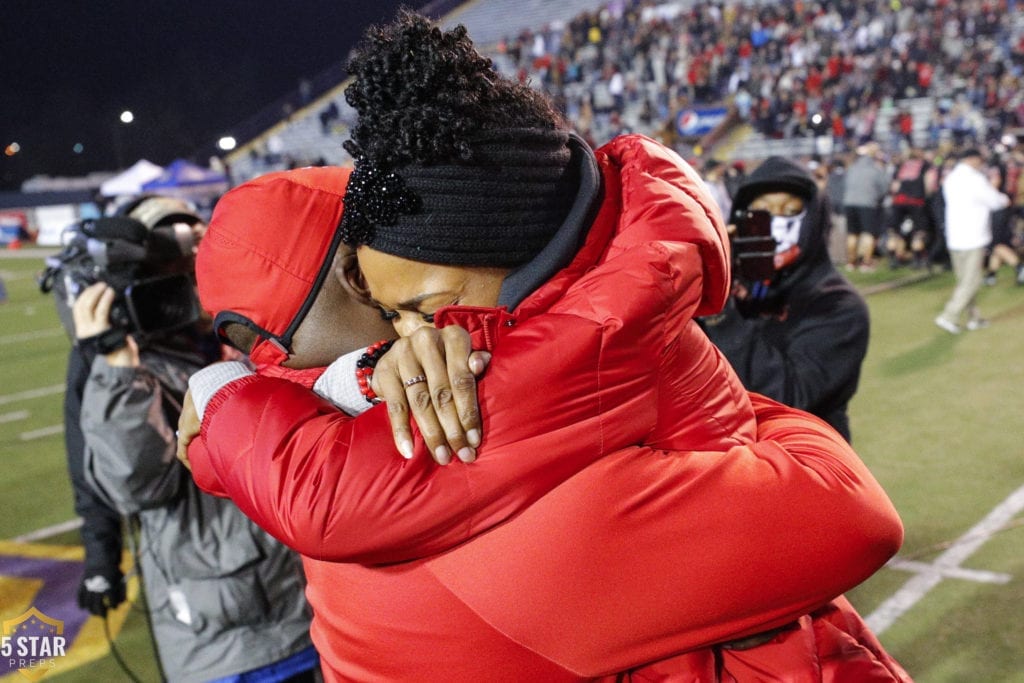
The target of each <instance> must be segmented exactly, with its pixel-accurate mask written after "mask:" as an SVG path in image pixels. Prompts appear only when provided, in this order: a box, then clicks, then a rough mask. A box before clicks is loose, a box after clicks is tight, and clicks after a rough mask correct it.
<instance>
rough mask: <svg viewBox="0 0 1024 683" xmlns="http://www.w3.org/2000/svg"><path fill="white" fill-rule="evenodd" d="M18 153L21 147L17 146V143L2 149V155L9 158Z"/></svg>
mask: <svg viewBox="0 0 1024 683" xmlns="http://www.w3.org/2000/svg"><path fill="white" fill-rule="evenodd" d="M20 151H21V145H19V144H18V143H17V142H12V143H11V144H9V145H7V147H5V148H4V154H5V155H7V156H9V157H13V156H14V155H15V154H17V153H18V152H20Z"/></svg>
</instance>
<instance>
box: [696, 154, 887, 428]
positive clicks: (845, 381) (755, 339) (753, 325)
mask: <svg viewBox="0 0 1024 683" xmlns="http://www.w3.org/2000/svg"><path fill="white" fill-rule="evenodd" d="M787 182H792V183H793V185H792V187H791V188H788V187H787ZM779 189H782V190H786V189H788V190H789V191H792V192H794V194H801V195H807V194H809V196H810V199H809V201H808V202H807V215H806V217H805V218H804V221H803V224H802V225H801V228H800V242H799V244H800V248H801V255H800V257H799V258H798V259H797V261H796V262H794V263H793V264H792V265H790V266H789V267H787V268H786V269H784V270H782V271H779V272H777V273H776V277H775V279H774V280H773V282H772V285H771V290H772V296H773V298H776V299H777V300H779V301H781V302H782V304H783V306H784V309H783V311H784V312H783V314H782V315H770V316H754V317H750V318H745V317H743V316H742V315H740V313H739V311H738V310H737V308H736V306H735V302H734V300H733V299H732V298H730V300H729V302H728V304H727V305H726V308H725V310H724V311H723V312H722V314H721V315H718V316H712V317H709V318H705V319H704V320H703V321H702V322H703V324H704V328H705V330H706V331H707V334H708V336H709V337H710V338H711V340H712V341H713V342H714V343H715V345H716V346H718V348H719V349H721V351H722V352H723V353H724V354H725V356H726V358H727V359H728V360H729V362H730V364H732V366H733V368H734V369H735V370H736V373H737V374H738V375H739V377H740V379H741V380H742V381H743V384H744V386H746V387H747V389H749V390H750V391H755V392H757V393H760V394H764V395H766V396H768V397H770V398H773V399H775V400H777V401H780V402H782V403H785V404H786V405H790V406H793V407H795V408H801V409H803V410H806V411H808V412H810V413H813V414H814V415H817V416H818V417H820V418H822V419H823V420H825V421H826V422H828V423H829V424H830V425H832V426H833V427H834V428H835V429H836V430H837V431H838V432H839V433H840V434H842V435H843V436H844V437H845V438H846V439H847V440H848V441H849V440H850V425H849V418H848V417H847V405H848V404H849V401H850V399H851V398H852V397H853V395H854V393H855V392H856V390H857V383H858V381H859V379H860V368H861V363H862V362H863V360H864V356H865V355H866V354H867V347H868V336H869V317H868V309H867V305H866V304H865V302H864V299H863V297H861V295H860V294H859V293H858V292H857V290H856V289H854V287H853V286H852V285H851V284H850V283H849V282H848V281H847V280H846V278H845V277H843V276H842V274H840V273H839V272H838V271H837V270H836V269H835V267H834V266H833V265H832V262H831V260H830V259H829V255H828V248H827V244H828V233H829V230H830V228H831V222H830V221H831V218H830V215H829V214H830V211H829V208H828V201H827V198H823V197H820V196H819V194H818V192H817V189H816V188H815V186H814V183H813V181H812V180H811V179H810V177H809V175H808V174H807V173H806V172H805V171H804V170H803V169H802V168H800V167H799V166H798V165H796V164H795V163H793V162H791V161H789V160H787V159H782V158H779V157H773V158H771V159H768V160H767V161H765V162H764V163H763V164H762V165H761V166H760V167H758V169H757V170H756V171H755V172H754V173H752V174H751V175H750V176H749V177H748V178H747V179H746V181H745V182H744V184H743V186H742V187H741V188H740V191H739V192H738V193H737V200H738V201H742V202H743V203H742V204H741V205H740V206H738V207H737V209H744V208H746V206H747V205H749V203H750V201H751V200H752V199H753V198H754V197H756V196H758V195H760V194H762V193H763V192H766V191H772V190H779ZM797 190H799V191H797Z"/></svg>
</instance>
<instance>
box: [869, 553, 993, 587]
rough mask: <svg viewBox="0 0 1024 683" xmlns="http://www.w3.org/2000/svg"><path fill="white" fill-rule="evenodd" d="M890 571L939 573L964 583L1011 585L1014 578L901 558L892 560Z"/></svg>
mask: <svg viewBox="0 0 1024 683" xmlns="http://www.w3.org/2000/svg"><path fill="white" fill-rule="evenodd" d="M885 566H886V567H888V568H889V569H899V570H901V571H905V572H911V573H912V574H926V573H928V572H938V573H939V574H941V575H942V577H943V578H946V579H963V580H964V581H974V582H975V583H1010V579H1012V578H1013V576H1011V575H1010V574H1002V573H1000V572H990V571H986V570H984V569H964V568H963V567H948V568H944V567H936V566H935V565H933V564H929V563H927V562H916V561H914V560H901V559H899V558H896V559H893V560H891V561H890V562H889V563H888V564H887V565H885Z"/></svg>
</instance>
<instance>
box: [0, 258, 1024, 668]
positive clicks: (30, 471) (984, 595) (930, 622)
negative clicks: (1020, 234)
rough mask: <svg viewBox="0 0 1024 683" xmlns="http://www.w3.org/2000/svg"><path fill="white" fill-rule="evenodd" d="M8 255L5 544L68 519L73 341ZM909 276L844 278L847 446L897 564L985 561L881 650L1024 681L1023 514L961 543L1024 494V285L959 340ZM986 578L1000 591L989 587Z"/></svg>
mask: <svg viewBox="0 0 1024 683" xmlns="http://www.w3.org/2000/svg"><path fill="white" fill-rule="evenodd" d="M14 255H15V254H13V253H9V254H2V253H0V275H2V277H3V279H4V280H5V282H6V284H7V290H8V298H9V300H8V302H7V303H5V304H2V305H0V369H2V370H0V444H2V452H0V462H2V463H3V479H2V480H0V481H2V483H0V487H2V500H3V506H2V509H3V514H2V515H0V539H12V538H15V537H17V536H19V535H22V534H26V533H29V532H32V531H34V530H37V529H40V528H43V527H47V526H50V525H54V524H58V523H60V522H64V521H67V520H69V519H71V518H72V517H73V516H74V515H73V510H72V503H71V491H70V487H69V485H68V481H67V475H66V472H65V466H64V453H63V439H62V435H61V432H60V424H61V400H62V393H61V391H62V387H63V377H64V366H65V356H66V353H67V349H68V341H67V339H66V338H65V336H64V334H63V332H62V331H61V329H60V325H59V323H58V322H57V317H56V314H55V312H54V309H53V306H52V303H51V300H50V299H49V298H48V297H47V296H44V295H42V294H40V293H39V291H38V289H37V287H36V285H35V281H34V274H35V273H36V272H37V271H38V270H39V269H40V268H41V265H42V261H41V257H40V256H39V255H38V253H36V254H23V256H28V257H29V258H13V256H14ZM907 274H908V273H907V272H899V273H891V272H888V271H885V270H881V271H879V272H877V273H874V274H870V275H862V274H859V273H858V274H854V275H853V276H852V278H851V279H853V280H854V281H855V283H856V284H857V285H858V286H859V287H861V288H862V289H864V291H866V292H870V294H869V296H868V303H869V305H870V308H871V316H872V334H871V346H870V349H869V353H868V359H867V362H866V363H865V366H864V372H863V376H862V380H861V386H860V390H859V391H858V394H857V396H856V398H855V399H854V401H853V403H852V406H851V420H852V427H853V439H854V446H855V448H856V450H857V451H858V453H860V455H861V456H862V457H863V458H864V460H865V461H866V462H867V463H868V465H869V466H870V467H871V468H872V470H873V471H874V473H875V475H876V476H877V477H878V479H879V480H880V481H881V482H882V484H883V485H884V486H885V487H886V489H887V490H888V492H889V494H890V496H891V497H892V499H893V501H894V502H895V504H896V507H897V509H898V510H899V511H900V514H901V515H902V517H903V521H904V524H905V526H906V541H905V543H904V547H903V550H902V552H901V554H900V557H901V558H905V559H907V560H914V561H917V562H920V563H924V564H923V565H921V567H924V568H927V567H928V566H930V564H931V563H932V562H933V561H934V560H935V559H936V558H939V557H940V556H941V555H942V554H943V553H944V552H947V551H949V552H954V551H956V550H958V549H962V548H963V547H964V545H965V544H966V543H970V542H971V541H974V542H975V543H974V545H976V546H977V547H976V548H974V549H973V552H972V553H968V556H965V557H962V558H960V559H961V560H962V561H960V563H959V565H958V566H959V567H960V568H961V569H962V570H967V571H961V572H960V574H959V575H958V576H944V577H943V578H942V580H940V581H937V582H936V584H935V585H934V587H931V589H930V590H928V591H918V593H919V595H916V600H914V601H912V602H911V604H909V605H908V606H907V607H906V609H905V611H903V612H902V614H900V615H899V616H898V617H897V618H896V619H895V621H894V622H893V623H892V624H891V626H889V627H888V628H886V629H884V630H882V632H881V634H880V638H881V640H882V642H883V643H884V644H885V646H886V647H887V648H888V649H889V651H890V652H892V654H893V655H895V656H896V658H897V659H899V660H900V662H901V663H902V664H903V665H904V666H905V667H906V668H907V670H908V671H909V672H910V674H911V675H912V676H913V677H914V679H915V680H916V681H918V682H919V683H945V682H953V681H971V682H981V683H1008V682H1020V683H1024V619H1022V615H1024V552H1022V549H1024V528H1022V527H1024V514H1022V513H1021V511H1020V510H1019V509H1013V510H1011V513H1010V514H1008V515H1007V516H1006V517H1007V518H1006V519H1004V520H1003V521H1002V522H1001V523H1000V524H999V525H998V526H996V527H994V528H990V529H988V530H987V531H986V533H984V534H982V535H977V534H976V535H974V536H973V537H969V538H963V537H964V535H965V534H966V533H967V532H968V531H969V530H971V529H972V527H974V526H975V525H976V524H978V523H979V522H981V521H982V520H983V519H984V518H985V517H986V516H987V515H989V513H990V512H991V511H992V510H993V509H995V508H997V506H999V505H1000V504H1001V503H1003V502H1004V501H1005V500H1006V499H1007V498H1008V496H1010V495H1011V494H1013V493H1014V492H1015V491H1017V490H1018V489H1021V487H1022V486H1024V444H1022V437H1024V410H1022V407H1024V404H1022V401H1021V399H1020V395H1019V393H1018V392H1020V391H1021V389H1022V388H1024V359H1022V355H1021V354H1022V352H1024V345H1022V341H1024V287H1015V286H1014V285H1012V284H1011V282H1010V280H1011V277H1010V274H1009V272H1008V271H1004V272H1003V273H1002V274H1001V276H1002V279H1001V281H1000V283H999V284H998V285H997V286H995V287H990V288H986V289H985V290H984V291H983V292H982V296H981V301H980V303H981V306H982V309H983V311H984V312H985V314H986V315H987V316H988V317H990V318H991V319H992V321H993V324H992V326H991V327H990V328H988V329H984V330H980V331H977V332H971V333H964V334H961V335H959V336H956V337H954V336H951V335H949V334H947V333H946V332H943V331H941V330H939V329H938V328H936V327H935V326H934V325H933V324H932V318H934V317H935V315H936V313H937V312H938V311H939V310H940V308H941V306H942V304H943V303H944V301H945V299H946V297H947V296H948V294H949V292H950V291H951V288H952V285H953V278H952V275H951V274H948V273H946V274H942V275H938V276H934V277H929V278H925V279H923V280H921V281H918V282H915V283H913V284H908V285H905V286H901V287H897V288H892V289H884V288H882V287H879V285H884V284H885V283H886V282H890V281H893V280H894V279H896V278H898V277H905V276H906V275H907ZM76 541H77V534H76V533H75V532H66V533H64V534H61V535H59V536H57V537H55V538H50V539H47V540H46V543H57V544H59V543H66V544H74V543H76ZM955 569H956V567H953V568H952V569H950V568H947V572H946V574H950V573H951V572H952V573H953V574H956V571H955ZM933 571H934V570H933ZM918 576H920V572H917V573H912V572H909V571H904V570H902V569H890V568H885V569H883V570H881V571H880V572H879V573H878V574H877V575H876V576H875V577H873V578H872V579H870V580H869V581H868V582H867V583H865V584H864V585H862V586H860V587H858V588H857V589H856V590H854V591H853V592H852V593H851V594H850V595H849V597H850V599H851V600H852V601H853V603H854V604H855V605H856V606H857V607H858V609H859V610H860V611H861V613H862V614H863V615H865V616H866V617H869V616H870V615H872V613H873V612H874V611H875V609H876V608H877V607H879V606H880V605H883V604H884V603H885V602H886V600H887V599H888V598H890V597H891V596H892V595H893V594H894V593H896V592H897V591H898V590H900V589H901V588H903V587H904V584H906V583H907V582H908V581H911V580H913V579H915V577H918ZM986 577H995V579H996V580H998V581H1002V582H1001V583H992V582H987V581H985V580H981V579H985V578H986ZM918 581H920V579H918ZM8 597H9V596H3V595H0V598H4V599H3V600H0V618H10V616H11V615H10V614H8V611H9V610H13V609H14V607H11V606H10V601H9V600H8V599H7V598H8ZM23 609H24V607H20V608H19V609H18V610H17V612H16V613H20V611H22V610H23ZM116 646H117V649H118V651H119V652H120V653H121V654H122V657H123V658H124V659H125V660H126V661H127V663H128V665H129V666H130V667H131V668H132V669H133V670H134V671H135V672H136V674H137V675H138V676H139V677H140V679H141V680H144V681H152V680H156V677H157V673H156V669H155V667H154V664H153V654H152V647H151V645H150V643H149V636H148V632H147V630H146V624H145V620H144V618H143V617H142V615H141V612H140V611H139V610H138V609H133V610H131V611H129V612H128V616H127V620H126V621H125V624H124V627H123V628H122V629H121V631H120V633H119V634H118V635H117V638H116ZM13 676H14V677H11V680H21V679H20V678H17V676H18V675H17V674H14V675H13ZM48 680H60V681H69V682H70V681H82V682H93V681H120V680H127V677H126V676H125V674H123V673H122V672H121V670H120V669H119V668H118V667H117V665H116V662H115V661H114V660H113V658H112V657H110V656H100V657H99V658H98V659H95V661H92V662H89V663H87V664H84V665H83V666H80V667H79V668H77V669H74V670H72V671H70V672H67V673H63V674H58V675H53V676H51V677H48Z"/></svg>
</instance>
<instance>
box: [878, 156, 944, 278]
mask: <svg viewBox="0 0 1024 683" xmlns="http://www.w3.org/2000/svg"><path fill="white" fill-rule="evenodd" d="M937 189H938V172H937V171H936V169H935V168H934V167H933V166H932V164H931V161H929V159H928V157H927V155H926V154H925V152H924V150H922V149H920V148H918V147H912V148H910V150H909V151H908V152H907V155H906V158H905V159H903V161H901V162H900V164H899V165H898V166H897V167H896V174H895V177H894V178H893V181H892V187H891V190H892V209H891V212H890V222H889V231H890V232H889V240H890V243H889V249H888V252H889V266H890V267H891V268H898V267H900V266H902V265H904V264H905V263H906V262H907V261H908V260H911V261H912V262H913V265H914V267H915V268H926V267H928V266H929V265H930V264H929V262H928V247H929V245H930V244H931V242H932V239H931V235H932V234H934V230H933V229H932V226H931V221H929V220H928V211H927V209H926V208H925V201H926V200H927V198H928V196H929V195H931V194H932V193H934V192H935V191H936V190H937ZM907 220H909V221H910V228H909V230H904V229H903V224H904V222H906V221H907ZM908 251H909V254H908V253H907V252H908Z"/></svg>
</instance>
